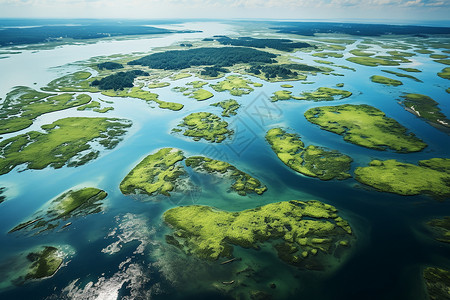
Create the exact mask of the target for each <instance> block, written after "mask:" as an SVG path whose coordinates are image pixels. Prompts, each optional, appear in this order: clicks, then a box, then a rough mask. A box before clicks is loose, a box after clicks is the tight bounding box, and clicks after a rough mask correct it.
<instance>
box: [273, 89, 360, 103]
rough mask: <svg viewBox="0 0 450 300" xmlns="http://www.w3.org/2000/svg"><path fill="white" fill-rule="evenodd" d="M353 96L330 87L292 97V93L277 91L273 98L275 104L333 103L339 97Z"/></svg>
mask: <svg viewBox="0 0 450 300" xmlns="http://www.w3.org/2000/svg"><path fill="white" fill-rule="evenodd" d="M342 86H343V85H342ZM351 95H352V93H351V92H349V91H344V90H339V89H334V88H329V87H319V88H318V89H317V90H315V91H313V92H302V93H301V96H292V92H291V91H285V90H282V91H277V92H275V93H274V95H273V96H272V97H271V100H272V101H273V102H276V101H279V100H289V99H295V100H305V101H316V102H317V101H333V100H335V98H336V97H337V96H340V98H339V100H342V99H345V98H348V97H350V96H351Z"/></svg>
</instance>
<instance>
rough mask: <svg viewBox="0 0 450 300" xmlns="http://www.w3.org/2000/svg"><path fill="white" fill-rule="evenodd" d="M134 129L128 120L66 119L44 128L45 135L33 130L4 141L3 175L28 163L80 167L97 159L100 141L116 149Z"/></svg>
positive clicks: (33, 166) (0, 163)
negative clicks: (96, 148)
mask: <svg viewBox="0 0 450 300" xmlns="http://www.w3.org/2000/svg"><path fill="white" fill-rule="evenodd" d="M130 126H131V123H130V122H129V121H128V120H121V119H107V118H65V119H60V120H58V121H55V122H53V123H52V124H49V125H43V126H42V129H43V130H44V132H38V131H30V132H27V133H25V134H21V135H18V136H15V137H12V138H9V139H6V140H4V141H2V142H0V156H1V160H0V175H1V174H6V173H8V172H10V171H11V170H13V169H14V168H15V167H16V166H19V165H23V164H25V165H26V167H27V168H28V169H43V168H45V167H47V166H51V167H53V168H55V169H57V168H61V167H63V166H64V165H66V164H67V165H68V166H79V165H82V164H85V163H87V162H88V161H90V160H93V159H95V158H96V157H97V156H98V155H99V151H98V150H94V149H93V148H92V147H91V145H90V144H91V143H92V142H96V143H98V144H99V145H101V146H103V147H104V148H106V149H113V148H114V147H115V146H116V145H117V144H118V143H119V142H120V141H121V140H122V136H123V135H124V134H125V133H126V129H127V128H128V127H130Z"/></svg>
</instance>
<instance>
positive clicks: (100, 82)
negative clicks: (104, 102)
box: [91, 70, 150, 91]
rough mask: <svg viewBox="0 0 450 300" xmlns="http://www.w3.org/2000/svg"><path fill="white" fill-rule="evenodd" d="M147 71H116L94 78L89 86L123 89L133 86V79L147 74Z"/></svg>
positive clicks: (102, 88) (103, 88)
mask: <svg viewBox="0 0 450 300" xmlns="http://www.w3.org/2000/svg"><path fill="white" fill-rule="evenodd" d="M149 75H150V74H149V73H148V72H144V71H142V70H131V71H126V72H118V73H114V74H111V75H109V76H106V77H103V78H101V79H95V80H94V81H92V82H91V86H95V87H98V88H99V89H101V90H115V91H116V90H123V89H124V88H131V87H133V86H134V80H135V79H136V78H138V77H140V76H149Z"/></svg>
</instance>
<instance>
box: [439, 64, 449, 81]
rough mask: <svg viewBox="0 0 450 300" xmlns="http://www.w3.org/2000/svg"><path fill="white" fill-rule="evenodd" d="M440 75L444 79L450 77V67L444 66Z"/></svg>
mask: <svg viewBox="0 0 450 300" xmlns="http://www.w3.org/2000/svg"><path fill="white" fill-rule="evenodd" d="M437 74H438V76H439V77H441V78H444V79H450V67H448V68H443V69H442V71H441V72H439V73H437Z"/></svg>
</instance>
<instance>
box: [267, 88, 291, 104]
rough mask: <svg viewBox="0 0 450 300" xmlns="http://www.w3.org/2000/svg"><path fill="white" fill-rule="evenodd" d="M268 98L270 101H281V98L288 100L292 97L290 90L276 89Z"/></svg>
mask: <svg viewBox="0 0 450 300" xmlns="http://www.w3.org/2000/svg"><path fill="white" fill-rule="evenodd" d="M270 99H271V100H272V102H277V101H281V100H289V99H292V92H291V91H285V90H282V91H276V92H274V93H273V96H272V97H270Z"/></svg>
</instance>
